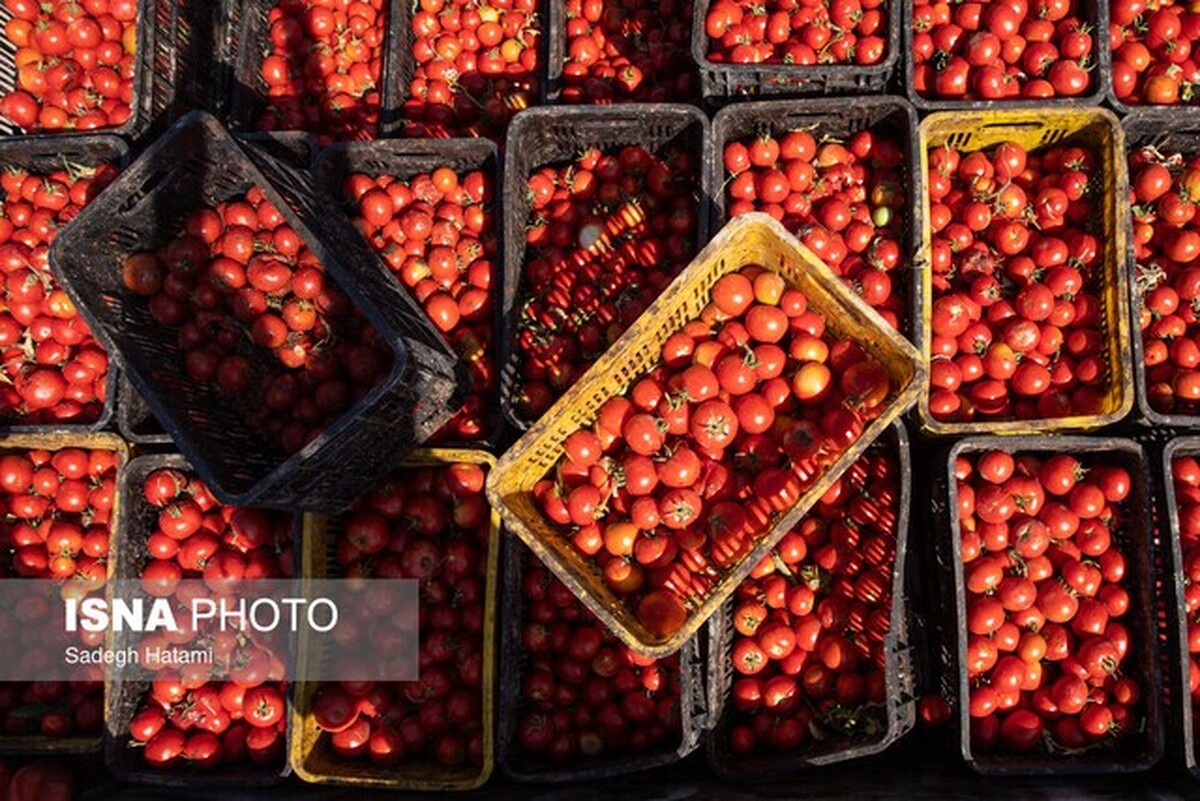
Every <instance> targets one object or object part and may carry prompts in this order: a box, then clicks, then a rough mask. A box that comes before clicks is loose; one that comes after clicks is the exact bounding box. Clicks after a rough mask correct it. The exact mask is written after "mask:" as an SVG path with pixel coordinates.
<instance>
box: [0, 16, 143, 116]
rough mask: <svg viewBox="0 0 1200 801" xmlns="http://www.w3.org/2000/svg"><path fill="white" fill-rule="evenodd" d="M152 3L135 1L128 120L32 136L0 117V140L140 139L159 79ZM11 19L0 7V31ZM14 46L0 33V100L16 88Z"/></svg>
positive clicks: (15, 50)
mask: <svg viewBox="0 0 1200 801" xmlns="http://www.w3.org/2000/svg"><path fill="white" fill-rule="evenodd" d="M154 2H156V0H138V12H137V14H138V16H137V21H136V22H135V26H136V28H137V49H138V51H139V52H138V53H137V54H136V55H137V64H136V66H135V67H134V75H133V100H132V102H131V103H130V104H129V119H128V120H126V121H125V122H124V123H123V124H121V125H119V126H116V127H114V128H102V129H99V130H91V131H78V132H76V131H73V130H70V129H64V130H62V131H36V132H34V133H32V134H30V133H27V132H26V131H25V129H23V128H20V127H18V126H16V125H14V124H13V123H12V122H10V121H9V120H8V119H6V118H4V117H0V137H2V136H37V137H41V136H88V135H95V134H114V135H116V136H122V137H125V138H126V139H136V138H137V137H139V136H141V135H142V134H143V133H144V132H145V130H146V128H147V126H148V125H149V124H150V115H151V114H152V111H153V110H152V103H151V99H150V98H151V96H152V95H153V93H154V91H155V89H156V87H158V86H159V83H158V82H159V81H160V78H159V77H158V76H156V75H155V66H156V61H157V53H156V50H157V46H158V45H157V42H156V40H157V36H158V33H159V32H158V31H157V30H156V21H157V19H158V15H156V14H154V13H153V10H152V5H153V4H154ZM12 18H13V13H12V11H10V10H9V8H8V6H7V5H6V4H0V29H3V28H4V27H5V26H6V25H8V22H9V20H11V19H12ZM17 49H18V48H17V46H16V45H15V44H13V43H12V41H10V40H9V38H8V37H7V36H5V35H4V34H3V32H2V31H0V96H2V95H6V94H8V93H9V92H11V91H13V90H15V89H16V88H17V74H18V69H17V66H16V63H15V58H16V54H17Z"/></svg>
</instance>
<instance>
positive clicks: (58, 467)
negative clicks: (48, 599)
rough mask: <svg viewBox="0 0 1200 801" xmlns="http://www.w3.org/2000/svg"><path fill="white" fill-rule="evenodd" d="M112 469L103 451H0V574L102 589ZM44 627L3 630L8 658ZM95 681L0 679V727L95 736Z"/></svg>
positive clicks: (98, 706)
mask: <svg viewBox="0 0 1200 801" xmlns="http://www.w3.org/2000/svg"><path fill="white" fill-rule="evenodd" d="M116 472H117V455H116V453H114V452H113V451H108V450H99V449H97V450H83V449H80V448H64V449H62V450H59V451H55V452H53V453H51V452H48V451H42V450H32V451H7V452H5V453H4V454H3V455H0V507H2V509H3V519H4V523H3V526H0V547H2V549H3V551H2V552H3V556H4V558H3V560H2V561H0V577H2V578H22V579H53V580H55V581H59V582H62V583H63V584H64V585H69V586H70V588H71V589H72V591H73V592H74V593H76V594H84V595H86V594H89V593H94V592H96V591H99V590H100V589H101V588H103V587H104V584H105V582H106V579H107V575H108V567H107V563H108V556H109V540H110V531H109V519H110V516H111V515H112V508H113V501H114V495H115V492H116ZM31 600H32V599H31ZM50 625H51V624H50V622H49V620H46V621H45V622H44V624H42V625H37V624H34V623H32V622H31V623H30V625H29V627H28V631H26V632H14V631H6V632H4V637H5V640H6V642H8V643H9V644H10V647H12V652H11V653H12V658H13V659H17V658H18V656H17V655H18V654H20V653H21V652H22V649H21V648H20V647H18V646H17V645H15V643H16V642H17V641H19V640H20V639H21V637H22V636H24V635H29V636H33V637H37V638H38V639H39V640H42V639H44V638H45V637H46V636H47V634H48V631H47V628H46V627H48V626H50ZM80 636H81V639H82V642H83V644H84V645H85V646H89V647H95V646H97V645H100V644H101V643H102V642H103V633H99V634H93V633H90V632H83V633H81V635H80ZM36 650H37V649H31V651H36ZM32 669H33V668H32V667H31V670H32ZM102 678H103V677H102V676H96V679H95V680H94V681H86V682H83V681H80V682H64V681H36V682H29V683H15V682H5V683H0V730H2V731H3V733H4V734H5V735H15V736H20V735H31V734H33V735H36V734H41V735H44V736H47V737H69V736H79V735H81V734H82V735H98V734H99V733H100V731H101V728H102V724H103V721H104V683H103V680H102Z"/></svg>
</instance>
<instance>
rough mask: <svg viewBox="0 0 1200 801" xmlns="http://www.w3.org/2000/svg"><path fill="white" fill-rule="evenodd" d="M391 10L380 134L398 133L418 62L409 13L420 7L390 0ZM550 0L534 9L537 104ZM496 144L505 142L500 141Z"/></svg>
mask: <svg viewBox="0 0 1200 801" xmlns="http://www.w3.org/2000/svg"><path fill="white" fill-rule="evenodd" d="M390 2H391V11H390V17H389V18H388V26H389V29H390V35H389V37H388V41H387V42H386V44H385V46H386V48H387V52H386V54H385V56H384V65H383V86H384V91H383V112H382V113H381V114H380V121H381V122H382V136H384V137H390V136H398V135H400V133H401V131H402V129H403V127H404V123H405V120H404V118H403V114H404V102H405V100H406V99H407V98H408V87H409V85H410V84H411V83H412V79H413V75H414V74H415V73H416V70H417V64H416V59H415V58H414V57H413V43H414V41H415V35H414V34H413V29H412V16H413V14H414V13H416V11H417V10H419V9H420V6H419V5H418V4H417V3H413V2H409V1H407V0H390ZM550 2H551V0H537V11H535V12H534V17H535V18H536V20H537V21H538V23H539V24H540V26H541V35H540V36H539V37H538V44H537V50H538V55H537V62H538V66H537V71H536V73H535V75H534V76H533V77H534V79H535V80H536V81H537V87H536V89H537V91H536V92H533V93H532V98H531V100H530V105H531V106H540V105H542V104H543V103H545V102H546V75H547V64H548V62H549V36H548V35H547V32H546V20H547V19H548V17H549V16H550V12H549V4H550ZM446 5H447V6H449V5H450V4H449V3H447V4H446ZM499 145H500V146H501V147H503V146H504V142H503V141H500V142H499Z"/></svg>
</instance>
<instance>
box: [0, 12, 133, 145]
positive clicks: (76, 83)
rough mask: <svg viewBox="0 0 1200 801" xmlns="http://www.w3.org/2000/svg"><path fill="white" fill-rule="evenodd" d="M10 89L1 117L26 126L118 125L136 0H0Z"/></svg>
mask: <svg viewBox="0 0 1200 801" xmlns="http://www.w3.org/2000/svg"><path fill="white" fill-rule="evenodd" d="M4 7H5V9H6V10H7V11H8V13H9V14H10V15H11V16H10V17H9V18H8V22H7V23H6V24H5V26H4V36H5V38H6V39H8V41H9V43H10V45H11V47H12V49H13V50H14V51H15V52H14V53H13V54H12V55H11V56H8V55H6V56H5V59H6V60H7V59H10V58H11V59H12V60H11V62H10V69H11V68H14V67H15V69H16V73H17V74H16V84H17V86H16V88H15V89H13V90H12V91H10V92H8V93H7V94H5V95H4V96H3V97H0V115H3V116H4V117H5V118H6V119H8V120H9V121H11V122H12V123H13V124H14V125H16V126H18V127H20V128H23V129H25V130H26V131H62V130H77V131H91V130H96V129H98V128H117V127H119V126H121V125H124V124H125V122H126V121H127V120H128V119H129V117H130V114H131V113H132V112H131V108H130V107H131V106H132V104H133V89H134V86H133V81H134V76H135V75H136V72H137V16H138V0H82V2H79V1H78V0H40V1H39V0H4Z"/></svg>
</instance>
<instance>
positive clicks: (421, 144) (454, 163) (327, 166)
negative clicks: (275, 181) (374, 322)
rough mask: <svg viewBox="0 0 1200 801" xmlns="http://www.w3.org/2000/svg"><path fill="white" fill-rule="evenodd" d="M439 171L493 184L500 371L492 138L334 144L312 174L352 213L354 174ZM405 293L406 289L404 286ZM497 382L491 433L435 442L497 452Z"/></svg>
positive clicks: (496, 176) (495, 337) (495, 284)
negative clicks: (347, 192)
mask: <svg viewBox="0 0 1200 801" xmlns="http://www.w3.org/2000/svg"><path fill="white" fill-rule="evenodd" d="M438 167H450V168H451V169H453V170H454V171H455V172H459V173H461V172H463V171H465V170H482V171H484V172H485V173H486V174H487V175H489V176H490V177H491V180H492V192H493V198H492V202H491V209H492V210H491V212H490V213H491V214H492V216H493V218H494V220H493V222H494V225H493V232H492V233H493V236H494V237H495V240H496V254H495V259H494V262H495V263H494V264H493V272H492V286H491V288H490V289H489V294H490V295H491V297H492V299H493V300H492V307H493V309H492V317H493V324H492V343H491V348H490V350H491V355H492V359H493V360H494V363H495V364H496V366H497V367H499V361H500V357H499V343H500V337H501V334H502V331H501V328H502V317H501V313H502V311H503V307H502V305H501V303H500V299H501V298H502V297H503V287H504V280H503V279H504V276H503V275H502V270H501V261H500V260H501V258H502V253H503V248H502V245H501V234H502V230H503V226H502V224H501V219H502V218H503V211H502V208H501V205H500V195H501V189H500V186H501V183H500V156H499V153H498V152H497V149H496V145H495V144H494V143H493V142H491V141H490V140H487V139H388V140H380V141H377V142H350V143H344V144H338V145H331V146H330V147H327V148H325V149H324V150H323V151H321V153H320V155H319V156H318V157H317V159H316V163H315V166H314V168H313V172H314V173H315V177H316V181H317V184H318V186H319V187H320V190H321V191H322V192H323V193H324V196H325V200H326V202H327V203H328V204H329V205H330V206H332V207H334V208H347V209H348V210H349V211H350V212H354V211H355V210H354V209H352V208H349V207H348V205H347V204H348V201H347V200H346V198H345V197H344V196H343V195H342V183H343V182H344V181H345V179H346V178H347V177H348V176H349V175H351V174H353V173H364V174H366V175H370V176H372V177H377V176H380V175H390V176H392V177H393V178H396V179H399V180H407V179H409V178H412V177H414V176H416V175H420V174H421V173H428V172H432V171H433V170H435V169H437V168H438ZM377 258H378V257H377ZM382 266H383V268H384V269H385V270H386V271H387V272H388V273H389V274H391V269H390V268H389V267H388V266H387V265H386V264H384V265H382ZM393 280H395V279H393ZM402 290H403V291H407V290H406V289H404V288H403V287H402ZM496 383H497V387H496V388H495V390H494V391H493V393H492V397H490V398H489V399H488V406H487V417H488V421H489V424H490V427H491V430H490V433H489V434H488V435H487V436H486V437H483V438H481V439H478V440H472V441H467V442H464V441H460V440H456V439H453V438H450V439H447V440H444V441H439V442H437V443H431V444H438V445H447V446H449V447H455V446H461V447H467V448H471V447H473V448H483V449H485V450H491V449H494V448H496V447H497V446H498V444H499V443H500V441H501V439H502V435H503V428H504V417H503V415H502V414H501V413H500V406H499V403H498V399H497V397H496V395H497V393H498V391H499V381H497V382H496Z"/></svg>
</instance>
